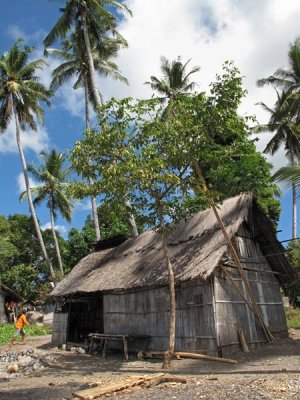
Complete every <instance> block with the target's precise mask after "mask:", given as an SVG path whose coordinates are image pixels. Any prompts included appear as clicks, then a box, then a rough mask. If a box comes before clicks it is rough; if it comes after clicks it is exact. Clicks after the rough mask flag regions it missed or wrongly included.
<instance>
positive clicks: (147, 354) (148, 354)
mask: <svg viewBox="0 0 300 400" xmlns="http://www.w3.org/2000/svg"><path fill="white" fill-rule="evenodd" d="M164 354H165V353H164V352H163V351H139V352H138V358H139V359H143V358H163V357H164ZM173 357H175V358H191V359H194V360H209V361H219V362H223V363H227V364H237V361H236V360H231V359H229V358H221V357H213V356H208V355H206V354H198V353H185V352H181V351H175V352H174V353H173Z"/></svg>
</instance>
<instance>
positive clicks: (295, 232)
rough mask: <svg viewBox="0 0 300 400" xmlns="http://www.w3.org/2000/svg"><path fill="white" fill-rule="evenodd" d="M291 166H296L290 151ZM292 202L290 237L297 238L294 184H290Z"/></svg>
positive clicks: (295, 191)
mask: <svg viewBox="0 0 300 400" xmlns="http://www.w3.org/2000/svg"><path fill="white" fill-rule="evenodd" d="M291 164H292V167H294V166H295V165H296V162H295V155H294V152H293V151H291ZM292 199H293V200H292V201H293V206H292V207H293V216H292V237H293V239H296V237H297V188H296V185H295V183H292Z"/></svg>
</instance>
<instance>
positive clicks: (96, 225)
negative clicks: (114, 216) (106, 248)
mask: <svg viewBox="0 0 300 400" xmlns="http://www.w3.org/2000/svg"><path fill="white" fill-rule="evenodd" d="M84 95H85V126H86V130H87V131H88V130H90V128H91V125H90V109H89V97H88V88H87V78H85V82H84ZM88 181H89V185H90V186H91V185H92V184H93V179H92V178H91V177H88ZM91 204H92V215H93V221H94V228H95V236H96V240H97V242H98V241H99V240H101V234H100V227H99V219H98V213H97V202H96V197H95V196H91Z"/></svg>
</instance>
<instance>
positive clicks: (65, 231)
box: [41, 222, 69, 236]
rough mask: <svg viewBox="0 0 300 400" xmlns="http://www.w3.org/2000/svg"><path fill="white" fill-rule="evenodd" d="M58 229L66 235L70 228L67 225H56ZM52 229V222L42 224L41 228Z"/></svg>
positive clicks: (43, 229)
mask: <svg viewBox="0 0 300 400" xmlns="http://www.w3.org/2000/svg"><path fill="white" fill-rule="evenodd" d="M54 228H55V230H56V231H58V232H59V233H60V234H61V235H62V236H66V235H67V233H68V230H69V229H68V228H67V227H66V226H65V225H54ZM46 229H51V223H50V222H47V223H46V224H45V225H43V226H41V230H42V231H45V230H46Z"/></svg>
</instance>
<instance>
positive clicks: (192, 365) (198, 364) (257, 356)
mask: <svg viewBox="0 0 300 400" xmlns="http://www.w3.org/2000/svg"><path fill="white" fill-rule="evenodd" d="M28 347H33V348H35V349H36V350H37V351H38V352H39V353H40V354H41V355H45V354H52V355H53V356H55V358H56V361H54V362H53V363H50V365H49V366H48V367H46V368H44V369H42V370H37V371H34V372H32V373H30V374H29V375H24V376H20V377H18V378H15V379H10V380H8V381H2V382H1V381H0V399H1V400H48V399H51V400H59V399H72V392H74V391H77V390H80V389H86V388H88V387H89V384H92V383H95V382H97V383H103V384H105V383H116V382H118V381H120V380H122V379H123V378H126V377H128V376H131V375H145V374H152V373H157V372H161V362H159V361H157V360H154V361H139V360H137V359H136V358H135V357H131V359H130V360H129V361H128V362H125V361H124V360H123V359H122V355H121V354H117V355H108V356H107V358H105V359H103V358H101V357H100V356H89V355H87V354H77V353H71V352H66V351H62V350H58V349H57V348H53V347H51V344H50V336H46V337H39V338H27V340H26V343H25V345H20V344H18V345H16V346H14V347H13V350H14V351H22V350H23V349H24V348H28ZM8 350H9V349H8V346H2V347H0V353H5V352H6V351H8ZM232 358H234V359H236V360H238V364H236V365H232V364H224V363H219V362H212V361H203V360H187V359H185V360H175V361H173V365H172V369H171V371H169V372H170V373H172V374H175V375H178V376H182V377H185V378H187V382H188V383H187V384H170V383H169V384H162V385H159V386H156V387H153V388H149V389H146V388H143V389H135V390H128V391H127V392H126V391H125V392H120V393H118V394H117V395H116V396H117V398H119V399H120V400H125V399H132V400H133V399H144V400H146V399H149V400H150V399H161V400H163V399H164V400H165V399H174V400H175V399H177V400H190V399H218V400H222V399H224V400H225V399H234V400H235V399H236V400H245V399H247V400H255V399H268V400H273V399H295V400H298V399H299V400H300V330H297V331H296V330H294V331H293V334H291V335H290V337H289V338H287V339H282V340H278V341H276V342H275V343H272V344H266V345H264V346H263V347H261V348H259V349H255V350H251V352H250V353H242V352H239V353H236V354H234V355H232ZM112 396H113V395H112Z"/></svg>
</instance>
